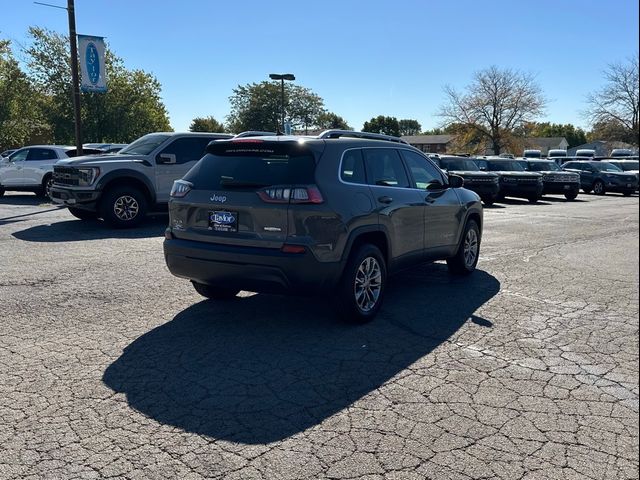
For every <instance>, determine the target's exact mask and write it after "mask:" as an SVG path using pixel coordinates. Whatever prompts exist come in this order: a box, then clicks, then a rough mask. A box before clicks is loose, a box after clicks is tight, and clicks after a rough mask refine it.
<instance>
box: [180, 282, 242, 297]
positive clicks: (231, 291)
mask: <svg viewBox="0 0 640 480" xmlns="http://www.w3.org/2000/svg"><path fill="white" fill-rule="evenodd" d="M191 284H192V285H193V288H195V289H196V292H198V293H199V294H200V295H202V296H203V297H206V298H209V299H211V300H228V299H230V298H234V297H235V296H236V295H237V294H238V292H239V291H240V290H236V289H235V288H224V287H214V286H212V285H206V284H204V283H199V282H194V281H193V280H192V281H191Z"/></svg>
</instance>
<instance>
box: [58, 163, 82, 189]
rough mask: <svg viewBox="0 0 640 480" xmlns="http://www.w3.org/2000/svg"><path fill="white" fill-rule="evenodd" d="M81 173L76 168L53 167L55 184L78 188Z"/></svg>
mask: <svg viewBox="0 0 640 480" xmlns="http://www.w3.org/2000/svg"><path fill="white" fill-rule="evenodd" d="M79 176H80V173H79V172H78V169H76V168H74V167H58V166H54V167H53V183H55V184H57V185H67V186H73V187H77V186H78V184H79Z"/></svg>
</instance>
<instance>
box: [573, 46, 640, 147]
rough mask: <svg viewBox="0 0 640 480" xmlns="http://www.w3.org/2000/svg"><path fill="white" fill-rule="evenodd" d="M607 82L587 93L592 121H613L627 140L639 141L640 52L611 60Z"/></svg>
mask: <svg viewBox="0 0 640 480" xmlns="http://www.w3.org/2000/svg"><path fill="white" fill-rule="evenodd" d="M604 77H605V80H606V82H607V83H606V84H605V86H604V87H603V88H602V89H600V90H598V91H596V92H594V93H592V94H590V95H589V96H588V97H587V103H588V109H587V111H586V112H585V113H586V114H587V117H588V118H589V120H590V121H591V123H592V125H594V126H596V125H600V126H602V125H607V124H609V125H611V126H614V127H617V129H618V130H619V131H620V130H622V131H623V132H624V133H623V135H624V138H618V139H617V140H624V141H627V142H629V143H633V144H634V145H638V135H639V133H640V132H639V130H638V113H639V111H640V92H639V90H640V83H639V81H638V54H637V53H636V55H635V56H634V57H631V58H629V59H628V60H627V61H626V62H618V63H612V64H611V65H609V66H608V68H607V69H606V70H605V71H604Z"/></svg>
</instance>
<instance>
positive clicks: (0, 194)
mask: <svg viewBox="0 0 640 480" xmlns="http://www.w3.org/2000/svg"><path fill="white" fill-rule="evenodd" d="M3 196H4V188H3V187H0V197H3Z"/></svg>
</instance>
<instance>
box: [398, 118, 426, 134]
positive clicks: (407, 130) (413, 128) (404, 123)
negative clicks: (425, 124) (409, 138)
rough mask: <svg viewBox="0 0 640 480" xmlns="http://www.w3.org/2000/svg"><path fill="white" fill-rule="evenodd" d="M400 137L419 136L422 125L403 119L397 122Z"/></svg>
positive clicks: (415, 121)
mask: <svg viewBox="0 0 640 480" xmlns="http://www.w3.org/2000/svg"><path fill="white" fill-rule="evenodd" d="M398 124H399V127H400V135H419V134H420V131H421V130H422V125H420V123H419V122H418V121H417V120H412V119H404V120H400V121H399V122H398Z"/></svg>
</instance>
